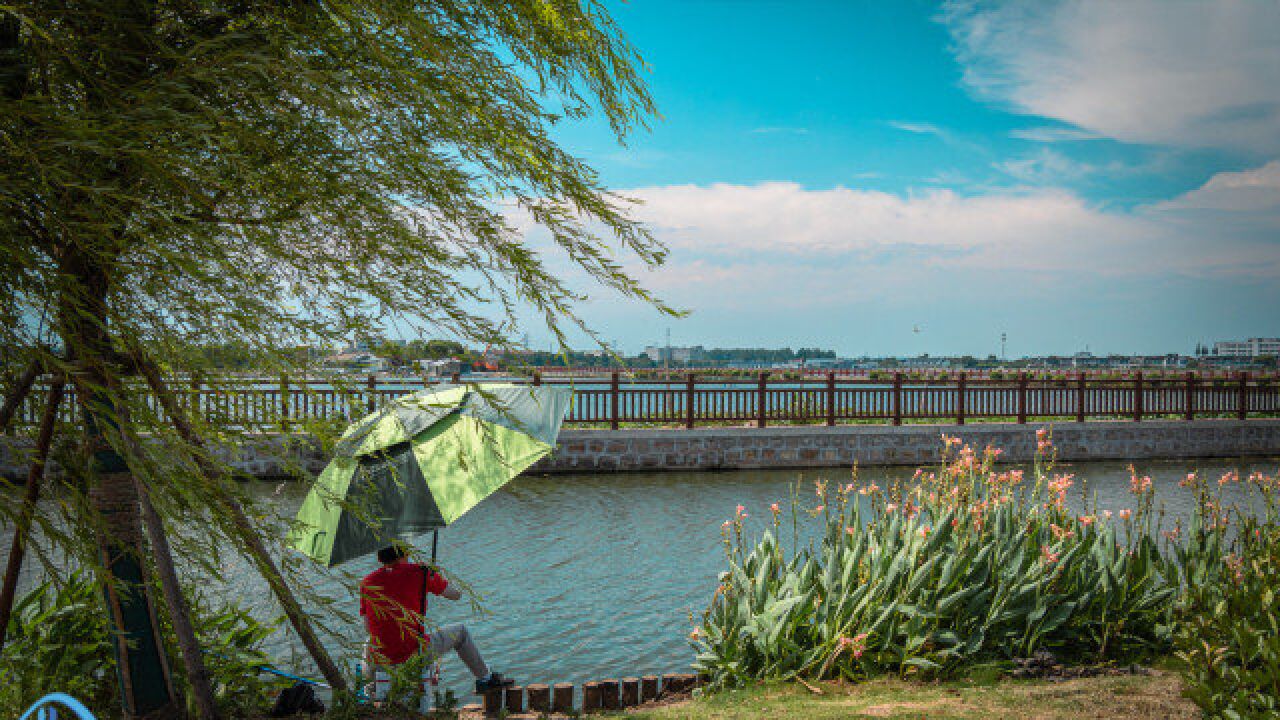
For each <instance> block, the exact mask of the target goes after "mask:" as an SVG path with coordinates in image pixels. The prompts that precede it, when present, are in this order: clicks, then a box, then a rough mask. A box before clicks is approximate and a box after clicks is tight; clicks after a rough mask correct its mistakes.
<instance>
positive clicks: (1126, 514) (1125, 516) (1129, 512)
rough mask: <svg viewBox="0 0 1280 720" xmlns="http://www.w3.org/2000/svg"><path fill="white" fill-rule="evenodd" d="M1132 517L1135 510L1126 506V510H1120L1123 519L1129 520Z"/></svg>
mask: <svg viewBox="0 0 1280 720" xmlns="http://www.w3.org/2000/svg"><path fill="white" fill-rule="evenodd" d="M1131 517H1133V511H1132V510H1130V509H1129V508H1125V509H1124V510H1121V511H1120V519H1121V520H1128V519H1129V518H1131Z"/></svg>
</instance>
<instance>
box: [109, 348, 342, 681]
mask: <svg viewBox="0 0 1280 720" xmlns="http://www.w3.org/2000/svg"><path fill="white" fill-rule="evenodd" d="M132 359H133V362H134V364H135V366H136V367H137V368H138V371H139V373H140V374H141V375H142V376H143V377H144V378H145V379H146V381H147V384H148V385H149V386H150V387H151V390H152V392H154V393H155V394H156V398H157V399H159V401H160V406H161V407H162V408H164V411H165V414H167V415H168V416H169V419H170V420H171V421H172V422H173V426H174V428H175V429H176V430H177V431H178V435H179V436H180V437H181V438H182V439H183V440H184V441H185V442H186V443H187V444H188V445H190V446H192V447H194V448H196V449H197V450H198V452H194V453H192V455H193V457H194V459H195V461H196V464H197V465H198V466H199V468H200V471H201V472H202V473H204V475H205V476H206V477H207V478H209V479H210V480H211V481H212V482H213V484H214V486H215V487H217V488H218V492H219V495H220V496H221V497H220V500H221V502H222V504H223V505H224V506H225V509H226V510H227V513H228V515H229V517H230V518H231V523H232V525H233V526H234V527H235V529H236V532H237V533H238V534H239V535H240V540H241V541H242V542H243V543H244V544H245V547H246V549H247V550H248V551H249V555H250V557H251V559H252V560H253V561H254V564H255V565H256V566H257V567H258V572H259V573H261V574H262V576H263V578H264V579H265V580H266V581H267V585H269V586H270V587H271V590H272V592H273V593H275V596H276V599H277V600H278V601H279V602H280V606H281V607H282V608H283V609H284V612H285V615H286V616H287V617H288V618H289V622H290V624H292V625H293V629H294V631H295V632H297V633H298V638H299V639H300V640H302V644H303V645H304V646H305V647H306V648H307V651H308V652H309V653H310V654H311V658H312V659H313V660H315V663H316V665H317V666H318V667H319V668H320V672H321V674H323V675H324V678H325V680H326V681H327V682H328V683H329V685H330V686H331V687H333V688H334V689H335V690H344V689H346V680H345V678H343V676H342V673H341V672H340V671H339V670H338V666H337V665H335V664H334V662H333V660H332V658H330V657H329V653H328V652H327V651H326V650H325V649H324V646H323V645H321V644H320V639H319V638H318V637H317V636H316V633H315V630H314V629H313V628H312V627H311V622H310V620H308V619H307V616H306V613H305V612H303V610H302V606H301V605H300V604H299V603H298V600H297V598H296V597H294V595H293V591H292V590H290V589H289V586H288V585H287V584H286V583H285V581H284V577H283V576H282V575H281V573H280V569H279V568H278V567H276V564H275V561H274V560H273V559H272V558H271V555H270V553H268V552H267V548H266V546H265V545H263V543H262V538H261V537H259V536H258V533H257V532H256V531H255V530H254V527H253V523H252V522H250V520H249V516H248V515H247V514H246V513H245V511H244V508H243V507H242V506H241V505H240V503H239V502H237V501H236V499H235V498H234V497H232V496H231V494H230V493H228V492H226V490H225V479H226V478H225V474H224V473H223V472H222V471H221V470H220V469H219V468H218V467H217V466H215V465H214V463H213V462H212V461H210V460H209V458H208V456H207V455H206V454H205V453H204V449H205V445H204V441H203V440H202V439H201V438H200V437H199V436H198V435H197V434H196V432H195V430H194V429H193V428H192V426H191V422H190V420H188V419H187V415H186V413H185V412H184V411H183V409H182V408H181V407H180V406H179V405H178V403H177V401H176V400H175V399H174V396H173V393H172V391H170V390H169V387H168V385H167V384H165V382H164V379H163V378H161V377H160V371H159V370H158V369H157V368H156V366H155V364H154V363H152V362H151V361H150V360H149V359H148V358H147V357H145V356H144V355H142V353H141V352H137V351H135V352H133V353H132Z"/></svg>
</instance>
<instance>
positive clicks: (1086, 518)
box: [1080, 515, 1098, 527]
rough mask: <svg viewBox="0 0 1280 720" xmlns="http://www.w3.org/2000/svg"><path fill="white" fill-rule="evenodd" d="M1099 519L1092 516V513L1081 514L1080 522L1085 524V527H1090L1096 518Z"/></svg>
mask: <svg viewBox="0 0 1280 720" xmlns="http://www.w3.org/2000/svg"><path fill="white" fill-rule="evenodd" d="M1097 519H1098V518H1096V517H1094V516H1092V515H1081V516H1080V524H1081V525H1083V526H1085V527H1089V526H1090V525H1092V524H1093V523H1094V521H1095V520H1097Z"/></svg>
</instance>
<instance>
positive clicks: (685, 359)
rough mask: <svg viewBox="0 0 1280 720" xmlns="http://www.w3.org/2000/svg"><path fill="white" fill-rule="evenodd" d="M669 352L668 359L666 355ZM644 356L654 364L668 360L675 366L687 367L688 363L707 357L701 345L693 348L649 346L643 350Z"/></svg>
mask: <svg viewBox="0 0 1280 720" xmlns="http://www.w3.org/2000/svg"><path fill="white" fill-rule="evenodd" d="M668 352H670V357H668V356H667V353H668ZM644 354H645V355H646V356H648V358H649V359H650V360H652V361H654V362H656V363H660V362H663V361H667V360H670V362H672V363H674V364H676V365H688V364H690V363H694V362H698V361H699V360H705V359H706V357H707V350H706V348H704V347H702V346H701V345H694V346H693V347H667V346H665V345H658V346H655V345H650V346H648V347H646V348H645V349H644Z"/></svg>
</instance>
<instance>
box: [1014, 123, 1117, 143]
mask: <svg viewBox="0 0 1280 720" xmlns="http://www.w3.org/2000/svg"><path fill="white" fill-rule="evenodd" d="M1009 137H1012V138H1017V139H1019V140H1030V141H1032V142H1043V143H1056V142H1073V141H1076V140H1096V139H1097V138H1099V137H1101V136H1100V135H1098V134H1097V133H1092V132H1089V131H1087V130H1080V129H1078V128H1064V127H1029V128H1018V129H1016V130H1012V131H1010V132H1009Z"/></svg>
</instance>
